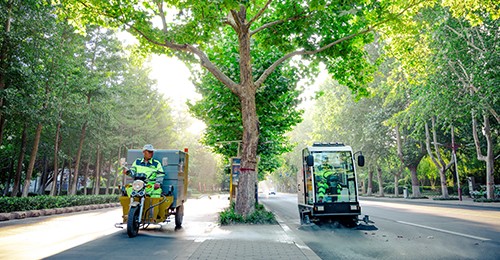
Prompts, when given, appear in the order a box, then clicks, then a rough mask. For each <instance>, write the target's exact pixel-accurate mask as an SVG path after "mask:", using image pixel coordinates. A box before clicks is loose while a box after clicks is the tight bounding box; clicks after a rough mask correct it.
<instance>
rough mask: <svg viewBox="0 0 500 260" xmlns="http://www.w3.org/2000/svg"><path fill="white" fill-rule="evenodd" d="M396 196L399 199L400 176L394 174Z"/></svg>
mask: <svg viewBox="0 0 500 260" xmlns="http://www.w3.org/2000/svg"><path fill="white" fill-rule="evenodd" d="M394 196H396V197H399V174H394Z"/></svg>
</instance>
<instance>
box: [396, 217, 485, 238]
mask: <svg viewBox="0 0 500 260" xmlns="http://www.w3.org/2000/svg"><path fill="white" fill-rule="evenodd" d="M396 222H398V223H401V224H406V225H410V226H415V227H421V228H426V229H430V230H434V231H439V232H443V233H448V234H452V235H457V236H462V237H468V238H472V239H477V240H482V241H488V240H491V239H489V238H484V237H477V236H472V235H467V234H463V233H458V232H454V231H449V230H445V229H440V228H434V227H429V226H424V225H419V224H415V223H410V222H405V221H396Z"/></svg>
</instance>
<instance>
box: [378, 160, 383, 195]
mask: <svg viewBox="0 0 500 260" xmlns="http://www.w3.org/2000/svg"><path fill="white" fill-rule="evenodd" d="M377 180H378V195H379V196H380V197H384V183H383V180H382V169H381V168H380V167H377Z"/></svg>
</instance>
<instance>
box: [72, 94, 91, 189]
mask: <svg viewBox="0 0 500 260" xmlns="http://www.w3.org/2000/svg"><path fill="white" fill-rule="evenodd" d="M89 100H90V99H89ZM86 130H87V121H85V123H83V125H82V131H81V133H80V143H79V145H78V151H77V152H76V162H75V175H74V177H73V182H72V184H71V192H70V194H71V195H75V194H76V189H77V187H78V185H77V184H78V174H79V169H80V158H81V156H82V150H83V142H84V141H85V131H86Z"/></svg>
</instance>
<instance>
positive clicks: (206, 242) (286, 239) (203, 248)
mask: <svg viewBox="0 0 500 260" xmlns="http://www.w3.org/2000/svg"><path fill="white" fill-rule="evenodd" d="M176 259H228V260H229V259H231V260H233V259H256V260H257V259H258V260H261V259H283V260H285V259H286V260H290V259H320V258H319V257H318V256H317V255H316V254H315V253H314V252H313V251H312V250H311V249H310V248H309V247H307V246H306V245H305V244H304V243H303V242H302V241H300V240H299V239H297V238H292V237H290V236H289V235H287V234H286V232H285V230H284V229H283V227H282V226H281V225H232V226H221V227H218V228H216V229H215V230H213V231H212V232H211V233H210V235H209V237H204V238H202V237H200V238H198V239H196V240H194V242H193V243H192V244H191V246H189V247H188V248H187V250H185V251H184V252H183V253H181V254H180V255H178V256H177V257H176Z"/></svg>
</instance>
